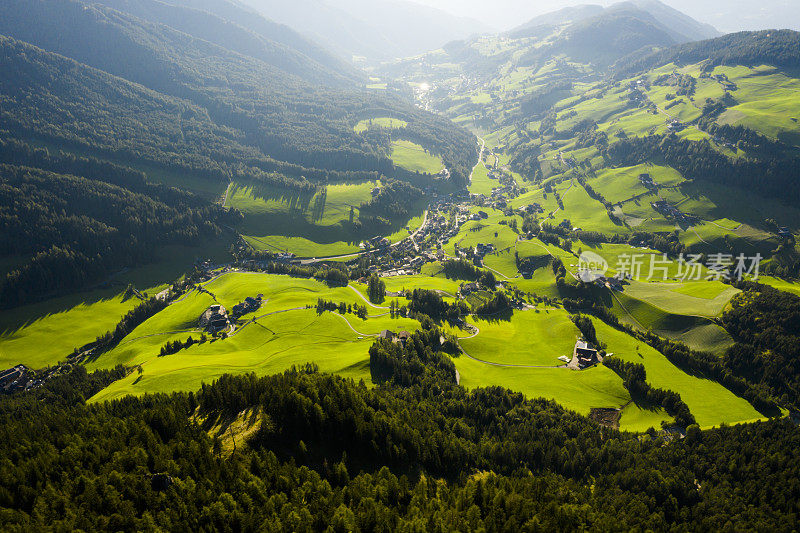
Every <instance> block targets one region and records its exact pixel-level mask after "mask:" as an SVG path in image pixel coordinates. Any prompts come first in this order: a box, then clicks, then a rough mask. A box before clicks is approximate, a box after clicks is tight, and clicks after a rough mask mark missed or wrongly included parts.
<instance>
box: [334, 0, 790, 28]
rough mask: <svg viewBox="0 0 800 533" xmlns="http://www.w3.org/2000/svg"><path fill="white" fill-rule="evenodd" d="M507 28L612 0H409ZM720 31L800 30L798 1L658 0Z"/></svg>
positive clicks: (610, 2)
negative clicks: (567, 7)
mask: <svg viewBox="0 0 800 533" xmlns="http://www.w3.org/2000/svg"><path fill="white" fill-rule="evenodd" d="M333 1H334V2H335V0H333ZM413 1H415V2H417V3H420V4H426V5H430V6H434V7H438V8H440V9H444V10H446V11H450V12H451V13H455V14H458V15H463V16H469V17H472V18H476V19H479V20H482V21H483V22H485V23H486V24H488V25H489V26H492V27H494V28H496V29H501V30H505V29H509V28H512V27H514V26H517V25H519V24H522V23H524V22H527V21H528V20H530V19H531V18H533V17H535V16H536V15H540V14H543V13H547V12H550V11H555V10H557V9H560V8H562V7H565V6H568V5H577V4H600V5H610V4H613V3H616V2H615V1H610V0H583V1H581V0H491V1H489V2H487V1H485V0H413ZM662 1H663V2H664V3H665V4H667V5H669V6H672V7H674V8H675V9H679V10H681V11H683V12H684V13H686V14H687V15H690V16H692V17H694V18H696V19H697V20H699V21H700V22H706V23H708V24H712V25H714V26H715V27H716V28H717V29H719V30H720V31H723V32H733V31H739V30H745V29H747V30H758V29H772V28H792V29H796V30H800V0H662Z"/></svg>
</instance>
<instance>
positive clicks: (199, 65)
mask: <svg viewBox="0 0 800 533" xmlns="http://www.w3.org/2000/svg"><path fill="white" fill-rule="evenodd" d="M108 1H109V2H112V1H113V2H120V0H108ZM118 5H120V7H124V6H123V4H122V3H119V4H118ZM124 5H127V6H135V7H136V8H137V9H145V8H146V9H148V10H149V11H148V12H149V13H162V14H163V13H166V14H167V15H163V18H170V20H171V14H172V13H173V12H172V11H170V10H169V9H168V8H165V7H164V5H163V4H161V5H159V4H158V3H157V2H150V3H147V2H145V0H126V1H125V3H124ZM183 15H185V16H187V17H188V16H189V15H192V16H193V17H194V16H196V17H197V18H196V20H199V21H201V22H203V24H200V25H199V26H195V25H192V24H188V23H186V21H181V20H171V22H170V23H171V24H175V25H177V26H181V24H182V23H183V24H185V27H186V30H188V31H191V32H193V33H195V34H203V35H204V36H206V37H208V39H213V40H214V41H216V42H212V41H210V40H206V39H203V38H198V37H195V36H193V35H191V34H189V33H186V32H184V31H178V30H176V29H174V28H172V27H170V26H166V25H163V24H155V23H151V22H148V21H146V20H143V19H141V18H138V17H136V16H134V15H132V14H130V13H126V12H121V11H117V10H114V9H111V8H110V7H108V6H104V5H100V4H93V5H89V4H85V3H82V2H79V1H76V0H6V1H5V2H4V4H3V16H2V17H0V34H5V35H8V36H10V37H13V38H15V39H18V40H20V41H26V42H28V43H31V44H33V45H35V46H38V47H40V48H42V49H45V50H47V51H49V52H55V53H57V54H61V55H62V56H66V57H69V58H71V59H74V60H76V61H78V62H79V63H83V64H85V65H88V66H91V67H93V68H95V69H98V70H102V71H105V72H106V73H109V74H111V75H113V76H116V77H118V78H121V79H124V80H126V81H128V82H133V83H135V84H139V85H141V86H143V87H146V88H148V89H150V90H152V91H155V92H157V93H159V94H160V95H164V96H168V97H171V98H174V99H178V100H180V101H181V102H182V103H184V104H185V105H191V106H196V107H197V108H199V109H200V110H201V112H202V113H203V114H206V115H207V116H208V117H209V118H210V120H211V121H212V123H213V124H214V126H216V127H217V128H219V129H220V130H221V131H223V132H224V133H222V134H221V137H223V138H226V137H227V138H231V139H236V140H237V141H238V142H239V143H240V144H242V145H246V146H247V150H245V151H249V152H250V153H251V154H252V155H251V156H249V158H251V159H252V158H255V159H254V160H255V161H258V160H265V159H269V158H271V159H273V160H278V161H282V162H287V163H290V164H294V165H300V166H302V167H309V168H315V169H325V170H327V171H332V172H382V173H385V174H386V173H389V174H391V173H392V165H391V161H390V160H389V159H388V158H387V156H386V151H385V147H384V146H383V145H382V144H381V143H382V142H383V141H381V140H380V139H369V140H368V139H365V137H364V136H362V135H358V134H357V133H355V132H354V131H353V126H354V124H355V123H357V122H358V120H360V118H361V117H362V116H363V115H365V114H366V115H369V114H370V113H374V112H377V111H376V110H382V112H383V113H389V114H390V115H391V116H399V117H403V118H404V119H405V120H407V122H409V123H410V125H409V129H410V130H412V131H414V132H415V135H416V138H417V139H419V140H420V142H421V143H422V144H424V145H427V146H429V147H431V149H433V148H434V147H433V145H434V144H436V147H435V150H436V152H437V153H439V154H441V155H442V156H443V158H444V159H446V160H448V161H450V162H451V163H452V164H453V165H454V166H458V167H459V168H460V167H461V166H462V165H463V166H467V164H468V163H467V161H468V160H470V159H471V157H472V152H474V139H473V138H471V136H469V135H467V134H466V132H463V131H459V130H457V128H455V127H454V126H453V125H452V124H451V123H449V122H448V121H445V120H444V119H440V118H438V117H436V116H434V115H430V114H428V113H424V112H422V111H420V110H418V109H416V107H415V106H413V104H412V103H411V102H410V101H407V100H405V99H402V98H400V97H399V96H398V95H397V94H395V93H393V92H385V93H378V92H376V91H367V90H366V89H364V88H363V86H360V85H358V84H356V83H353V82H351V83H350V84H349V85H345V86H342V87H329V86H326V85H325V84H322V83H318V82H315V81H314V78H315V76H317V77H321V78H323V79H333V78H332V76H333V74H332V73H330V72H326V71H321V72H320V73H317V74H314V73H313V68H312V67H313V65H314V63H313V62H311V61H312V60H310V59H308V58H307V56H304V55H303V54H300V53H298V52H297V51H296V50H293V49H291V48H288V47H287V48H286V49H285V50H281V49H280V48H278V47H276V46H274V45H269V43H267V42H266V41H264V40H259V39H255V38H254V36H255V34H252V33H251V34H245V33H242V32H241V31H240V30H239V29H238V27H233V26H225V25H224V24H223V23H221V22H220V20H215V19H209V18H208V17H204V16H203V13H200V12H192V13H189V12H185V13H183ZM148 16H150V17H151V18H154V17H155V15H148ZM159 16H162V15H159ZM205 23H208V25H204V24H205ZM220 28H227V30H228V33H223V34H219V35H214V32H213V31H210V30H211V29H220ZM244 36H249V37H250V39H249V40H247V39H243V37H244ZM240 37H242V39H240ZM228 41H230V42H228ZM217 43H223V44H227V45H228V46H231V47H232V48H228V47H226V46H222V44H217ZM267 45H269V46H267ZM237 49H238V51H237ZM281 52H285V53H281ZM245 54H248V55H245ZM298 62H299V63H298ZM287 63H288V64H289V67H292V68H294V67H295V66H298V65H299V67H302V72H301V74H303V76H305V77H301V76H300V75H298V74H296V73H293V72H291V70H292V68H289V67H287V66H286V65H287ZM309 69H311V72H310V71H309ZM339 81H341V79H339ZM47 83H52V81H51V80H47ZM77 85H79V84H77ZM27 90H28V91H30V92H33V93H35V92H36V87H35V85H32V86H31V87H29V88H28V89H27ZM104 92H105V91H104ZM74 94H78V93H75V92H74V91H71V92H70V93H69V96H71V97H72V96H74ZM68 101H69V102H71V100H69V99H68ZM70 105H72V104H70ZM142 107H143V109H147V107H148V106H147V105H143V106H142ZM89 110H90V108H89ZM29 112H30V110H26V111H25V113H22V114H21V115H20V116H19V118H20V121H19V122H20V123H24V122H25V120H26V119H25V117H27V119H28V120H33V121H34V122H36V123H38V122H41V121H39V120H36V119H35V115H28V114H27V113H29ZM103 118H106V117H103ZM60 120H61V119H58V120H56V119H54V120H53V121H52V125H58V124H60ZM93 120H95V119H92V118H91V116H87V117H85V120H83V121H80V122H79V124H84V125H85V124H86V123H88V124H92V123H93ZM43 127H44V125H43ZM416 128H419V129H416ZM101 132H102V133H106V134H108V133H109V132H108V131H107V130H106V129H105V128H104V129H102V130H99V131H98V133H101ZM129 133H133V132H128V131H126V132H125V134H126V135H127V134H129ZM116 134H117V135H121V134H122V132H117V133H116ZM177 134H178V135H186V132H180V131H178V132H177ZM454 134H455V137H452V135H454ZM71 135H73V134H72V133H71V132H70V133H67V132H64V136H65V137H69V136H71ZM455 138H458V139H459V140H458V141H456V143H457V144H459V145H460V148H455V147H454V145H452V144H451V141H452V140H454V139H455ZM448 139H449V140H448ZM107 141H108V142H107V143H106V144H108V145H110V146H113V143H114V135H110V138H109V139H107ZM142 142H143V143H145V144H147V140H146V139H145V140H142ZM209 142H210V141H209ZM213 142H214V143H218V141H216V140H215V141H213ZM220 142H222V141H220ZM98 143H99V141H98ZM89 144H90V145H91V143H89ZM189 144H191V143H189ZM212 144H213V143H212ZM218 144H219V143H218ZM225 144H227V143H224V142H223V143H222V144H220V146H219V148H218V149H217V150H214V149H211V150H208V149H203V150H199V156H200V157H211V158H212V160H214V161H217V162H219V161H220V160H222V161H224V162H225V163H226V164H241V163H243V158H242V157H240V156H237V155H234V152H235V150H232V149H231V148H229V147H228V146H225ZM162 148H163V146H162V143H161V142H155V141H154V142H153V148H152V149H151V151H153V152H155V151H158V150H161V149H162ZM145 152H147V150H145ZM459 154H460V155H459ZM176 159H180V158H176ZM456 159H458V161H456ZM158 161H159V163H161V164H164V163H166V162H168V161H169V157H168V155H163V156H162V155H159V157H158ZM215 164H219V163H215ZM201 166H202V167H203V168H205V166H207V165H205V164H204V165H201ZM212 166H214V165H212ZM262 166H263V165H262ZM268 166H270V167H271V168H270V169H274V168H275V166H274V165H272V163H270V165H268ZM295 172H296V173H297V174H299V175H306V176H308V175H309V173H307V172H306V173H303V172H301V171H295ZM223 175H224V173H223Z"/></svg>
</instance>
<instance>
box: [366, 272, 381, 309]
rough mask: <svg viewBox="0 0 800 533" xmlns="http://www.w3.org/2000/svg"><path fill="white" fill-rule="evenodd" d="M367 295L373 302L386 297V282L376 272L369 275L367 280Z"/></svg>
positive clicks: (379, 301) (378, 301)
mask: <svg viewBox="0 0 800 533" xmlns="http://www.w3.org/2000/svg"><path fill="white" fill-rule="evenodd" d="M367 296H369V301H370V302H372V303H374V304H378V303H381V302H383V300H384V299H385V298H386V283H385V282H384V281H383V280H382V279H381V278H379V277H378V276H377V275H376V274H373V275H371V276H370V277H369V280H368V281H367Z"/></svg>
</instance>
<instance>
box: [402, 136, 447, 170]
mask: <svg viewBox="0 0 800 533" xmlns="http://www.w3.org/2000/svg"><path fill="white" fill-rule="evenodd" d="M390 157H391V158H392V161H394V164H395V165H397V166H398V167H401V168H404V169H406V170H410V171H411V172H427V173H428V174H438V173H439V172H441V171H442V169H443V168H444V163H443V162H442V160H441V159H440V158H439V157H437V156H435V155H432V154H430V153H428V152H427V151H426V150H425V149H424V148H423V147H422V146H420V145H418V144H416V143H413V142H411V141H403V140H399V141H392V152H391V155H390Z"/></svg>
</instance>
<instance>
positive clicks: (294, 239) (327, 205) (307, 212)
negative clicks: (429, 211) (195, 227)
mask: <svg viewBox="0 0 800 533" xmlns="http://www.w3.org/2000/svg"><path fill="white" fill-rule="evenodd" d="M378 186H380V183H379V182H373V181H368V182H361V183H340V184H334V185H328V186H326V187H324V188H322V189H320V190H318V191H317V192H315V193H314V194H313V195H305V196H303V195H298V194H296V193H294V192H291V191H286V190H283V189H279V188H276V187H271V186H263V185H258V184H254V183H234V185H233V186H232V188H231V191H230V193H229V196H228V202H227V204H226V205H229V206H231V207H235V208H237V209H239V210H240V211H241V212H242V213H243V215H244V222H243V223H242V224H241V225H240V227H239V228H238V229H239V231H240V232H241V233H242V235H243V237H244V238H245V240H246V241H247V242H248V243H249V244H250V245H251V246H253V247H254V248H256V249H258V250H267V251H291V252H293V253H295V254H297V255H298V256H301V257H317V256H322V257H324V256H329V255H340V254H347V253H353V252H358V251H359V248H358V244H359V243H360V242H361V241H362V240H364V239H365V238H369V237H372V236H374V235H375V233H377V232H378V230H377V229H374V230H373V229H372V228H369V227H366V228H365V227H362V228H361V229H360V230H357V229H356V227H355V226H354V222H356V221H357V219H358V214H359V207H360V206H361V204H363V203H366V202H368V201H369V200H370V199H371V198H372V194H371V192H372V189H374V188H375V187H378ZM423 211H424V205H423V204H422V203H420V205H419V206H418V209H417V210H416V211H415V213H414V218H412V219H411V220H397V221H394V222H393V225H392V228H391V231H390V232H389V233H390V235H389V239H390V240H392V241H393V242H396V241H398V240H401V239H403V238H405V237H406V236H407V235H408V231H407V230H406V229H405V227H406V226H408V227H409V228H412V229H416V228H417V227H419V226H420V225H421V224H422V218H423V217H422V213H423Z"/></svg>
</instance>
